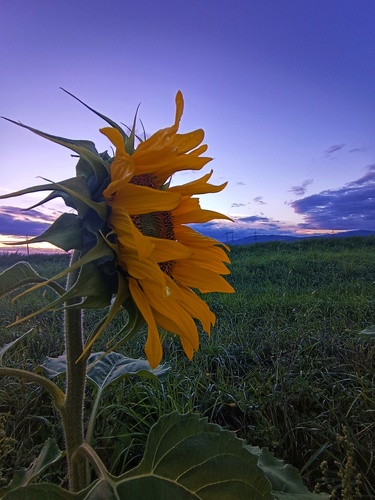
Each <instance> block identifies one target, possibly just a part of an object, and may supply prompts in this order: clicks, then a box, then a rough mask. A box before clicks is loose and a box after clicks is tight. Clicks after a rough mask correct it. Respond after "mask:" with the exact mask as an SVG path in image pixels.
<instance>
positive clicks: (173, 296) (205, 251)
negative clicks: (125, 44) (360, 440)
mask: <svg viewBox="0 0 375 500" xmlns="http://www.w3.org/2000/svg"><path fill="white" fill-rule="evenodd" d="M183 105H184V103H183V98H182V94H181V92H178V93H177V96H176V116H175V121H174V124H173V125H172V126H171V127H168V128H165V129H163V130H160V131H158V132H156V133H155V134H153V135H152V136H151V137H150V138H149V139H147V140H145V141H143V142H141V143H140V144H139V145H138V147H137V148H136V149H135V150H134V152H133V153H132V154H129V153H128V152H127V150H126V141H125V139H124V137H123V135H122V134H121V133H120V131H119V130H118V129H116V128H110V127H106V128H103V129H101V132H102V133H103V134H104V135H106V136H107V137H108V138H109V139H110V141H111V142H112V144H113V145H114V146H115V148H116V153H115V157H114V160H113V162H112V164H111V169H110V178H111V181H110V183H109V185H108V187H107V188H106V189H105V190H104V191H103V196H104V197H105V199H106V202H107V204H108V205H109V206H110V209H111V210H110V215H109V218H108V224H109V226H110V227H111V228H112V229H113V232H114V233H115V235H116V239H117V245H118V251H117V260H118V265H119V266H120V267H121V269H122V270H123V271H124V272H125V273H126V275H127V279H128V283H129V290H130V293H131V297H132V299H133V300H134V302H135V304H136V306H137V307H138V309H139V311H140V312H141V314H142V316H143V318H144V319H145V321H146V323H147V325H148V337H147V341H146V346H145V352H146V355H147V358H148V360H149V363H150V365H151V366H152V367H155V366H157V365H158V364H159V363H160V360H161V358H162V346H161V342H160V337H159V332H158V326H159V327H161V328H163V329H164V330H166V331H169V332H172V333H174V334H176V335H178V336H179V337H180V339H181V343H182V346H183V349H184V351H185V353H186V355H187V356H188V357H189V359H192V357H193V353H194V351H196V350H197V349H198V347H199V336H198V330H197V326H196V323H195V321H194V320H198V321H199V322H200V323H201V325H202V328H203V330H204V331H205V332H207V333H208V334H210V330H211V327H212V326H213V325H214V323H215V319H216V318H215V315H214V313H213V312H212V311H210V309H209V307H208V305H207V304H206V302H204V301H203V300H202V299H201V298H200V297H198V295H197V294H196V293H195V292H194V291H193V289H197V290H199V291H200V292H201V293H206V292H227V293H232V292H233V291H234V290H233V288H232V287H231V285H229V284H228V283H227V281H226V280H225V279H224V278H223V276H222V275H226V274H229V270H228V268H227V266H226V263H229V258H228V256H227V253H226V252H225V250H229V249H228V247H226V246H225V245H223V244H222V243H220V242H218V241H216V240H214V239H212V238H208V237H206V236H203V235H202V234H200V233H198V232H196V231H195V230H193V229H192V228H190V227H189V226H187V225H186V224H191V223H204V222H208V221H211V220H213V219H228V217H226V216H225V215H223V214H220V213H218V212H214V211H210V210H202V209H201V207H200V205H199V199H198V198H194V197H193V196H194V195H197V194H204V193H216V192H219V191H221V190H223V189H224V188H225V186H226V183H224V184H221V185H219V186H214V185H212V184H209V183H208V180H209V179H210V177H211V175H212V171H211V172H210V173H209V174H206V175H204V176H203V177H201V178H200V179H198V180H195V181H192V182H189V183H187V184H183V185H180V186H173V187H171V186H170V178H171V176H172V175H173V174H174V173H176V172H178V171H181V170H200V169H201V168H202V167H203V166H204V165H206V164H207V163H208V162H209V161H210V160H211V158H207V157H202V156H201V154H202V153H204V152H205V151H206V149H207V146H206V145H201V143H202V140H203V137H204V132H203V130H196V131H193V132H190V133H187V134H178V133H177V131H178V128H179V122H180V119H181V116H182V112H183Z"/></svg>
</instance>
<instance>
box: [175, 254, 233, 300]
mask: <svg viewBox="0 0 375 500" xmlns="http://www.w3.org/2000/svg"><path fill="white" fill-rule="evenodd" d="M172 274H173V278H174V279H176V280H177V281H178V282H180V283H181V284H182V285H185V286H187V287H188V288H197V289H198V290H199V291H200V292H202V293H207V292H225V293H234V289H233V287H232V286H231V285H230V284H229V283H227V281H225V279H224V278H223V277H222V276H220V275H219V274H217V273H215V272H214V271H211V270H210V269H202V268H198V269H194V268H192V267H191V266H190V265H189V264H186V261H184V260H181V261H177V262H176V263H175V265H174V266H173V272H172Z"/></svg>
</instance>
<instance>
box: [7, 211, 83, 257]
mask: <svg viewBox="0 0 375 500" xmlns="http://www.w3.org/2000/svg"><path fill="white" fill-rule="evenodd" d="M42 241H47V242H48V243H51V244H52V245H55V246H56V247H59V248H62V249H63V250H65V251H66V252H68V251H69V250H73V249H80V248H82V226H81V221H80V220H79V219H78V217H77V216H76V215H74V214H62V215H60V217H59V218H58V219H56V220H55V222H53V223H52V224H51V226H50V227H49V228H48V229H47V230H46V231H44V233H42V234H41V235H39V236H35V238H31V239H30V240H28V241H27V243H40V242H42ZM25 243H26V241H20V242H17V243H15V245H24V244H25Z"/></svg>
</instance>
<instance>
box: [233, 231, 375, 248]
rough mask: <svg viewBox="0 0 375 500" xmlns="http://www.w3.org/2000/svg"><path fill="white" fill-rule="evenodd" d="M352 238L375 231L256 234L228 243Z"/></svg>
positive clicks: (374, 234)
mask: <svg viewBox="0 0 375 500" xmlns="http://www.w3.org/2000/svg"><path fill="white" fill-rule="evenodd" d="M351 236H375V231H368V230H365V229H362V230H358V231H344V232H342V233H333V234H323V235H318V236H290V235H286V234H254V235H253V236H247V237H246V238H240V239H238V240H231V241H228V242H227V243H229V244H231V245H251V244H253V243H267V242H268V241H296V240H300V239H302V238H303V239H305V238H348V237H351Z"/></svg>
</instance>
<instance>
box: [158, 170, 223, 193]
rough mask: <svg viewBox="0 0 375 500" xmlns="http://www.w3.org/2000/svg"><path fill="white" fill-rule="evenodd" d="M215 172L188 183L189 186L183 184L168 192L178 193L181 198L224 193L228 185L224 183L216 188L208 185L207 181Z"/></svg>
mask: <svg viewBox="0 0 375 500" xmlns="http://www.w3.org/2000/svg"><path fill="white" fill-rule="evenodd" d="M212 172H213V170H211V172H210V173H209V174H206V175H204V176H203V177H201V178H200V179H196V180H195V181H191V182H188V183H187V184H182V185H180V186H172V187H170V188H169V189H168V191H177V192H178V193H180V195H181V196H194V195H195V194H205V193H218V192H219V191H222V190H223V189H224V188H225V186H226V185H227V184H228V183H227V182H224V183H223V184H220V185H219V186H214V185H213V184H208V183H207V180H208V179H209V178H210V177H211V175H212Z"/></svg>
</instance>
